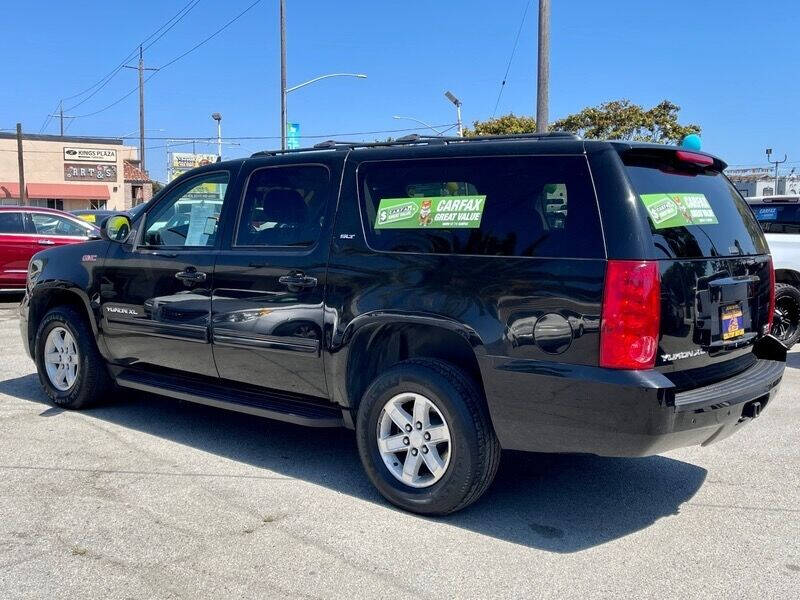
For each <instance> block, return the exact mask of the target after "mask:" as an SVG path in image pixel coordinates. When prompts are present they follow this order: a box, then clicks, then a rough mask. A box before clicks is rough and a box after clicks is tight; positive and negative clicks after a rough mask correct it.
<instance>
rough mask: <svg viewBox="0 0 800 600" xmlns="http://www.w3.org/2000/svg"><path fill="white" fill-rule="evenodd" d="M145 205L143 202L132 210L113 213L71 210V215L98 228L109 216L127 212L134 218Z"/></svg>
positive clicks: (96, 210)
mask: <svg viewBox="0 0 800 600" xmlns="http://www.w3.org/2000/svg"><path fill="white" fill-rule="evenodd" d="M146 204H147V203H146V202H144V203H142V204H137V205H136V206H134V207H133V208H130V209H128V210H127V211H115V210H107V209H86V210H73V211H72V214H73V215H75V216H76V217H78V218H79V219H82V220H84V221H86V222H87V223H92V224H94V225H97V226H100V225H101V224H102V222H103V219H107V218H108V217H110V216H111V215H116V214H119V213H120V212H127V214H128V215H130V216H131V218H136V215H137V214H138V213H139V211H141V210H144V207H145V205H146Z"/></svg>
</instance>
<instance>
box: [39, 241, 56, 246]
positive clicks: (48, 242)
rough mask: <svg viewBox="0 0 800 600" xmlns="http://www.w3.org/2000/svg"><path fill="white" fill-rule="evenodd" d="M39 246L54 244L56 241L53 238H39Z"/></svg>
mask: <svg viewBox="0 0 800 600" xmlns="http://www.w3.org/2000/svg"><path fill="white" fill-rule="evenodd" d="M39 245H40V246H55V245H56V243H55V242H54V241H53V240H39Z"/></svg>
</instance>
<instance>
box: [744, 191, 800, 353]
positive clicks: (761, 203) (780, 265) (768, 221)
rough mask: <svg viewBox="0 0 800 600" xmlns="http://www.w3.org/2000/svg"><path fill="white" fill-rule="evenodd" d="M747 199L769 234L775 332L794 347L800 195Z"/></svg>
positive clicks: (799, 333) (798, 333)
mask: <svg viewBox="0 0 800 600" xmlns="http://www.w3.org/2000/svg"><path fill="white" fill-rule="evenodd" d="M746 200H747V203H748V204H749V205H750V207H751V208H752V209H753V212H754V213H755V215H756V218H757V219H758V221H759V223H761V228H762V229H763V230H764V233H765V234H766V237H767V242H768V243H769V249H770V252H771V253H772V262H773V265H774V266H775V281H776V283H777V285H776V286H775V319H774V322H773V326H772V333H773V335H775V337H777V338H778V339H780V340H781V341H782V342H783V343H784V344H786V345H787V346H789V347H791V346H792V345H794V344H795V343H796V342H797V341H798V339H799V338H800V196H755V197H752V198H746Z"/></svg>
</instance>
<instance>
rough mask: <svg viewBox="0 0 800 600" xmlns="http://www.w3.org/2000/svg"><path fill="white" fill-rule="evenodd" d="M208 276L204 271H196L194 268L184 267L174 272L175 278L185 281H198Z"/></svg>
mask: <svg viewBox="0 0 800 600" xmlns="http://www.w3.org/2000/svg"><path fill="white" fill-rule="evenodd" d="M207 278H208V275H207V274H206V273H203V272H202V271H198V270H196V269H194V268H191V269H186V270H185V271H178V272H177V273H175V279H180V280H181V281H183V282H185V283H198V282H200V281H205V280H206V279H207Z"/></svg>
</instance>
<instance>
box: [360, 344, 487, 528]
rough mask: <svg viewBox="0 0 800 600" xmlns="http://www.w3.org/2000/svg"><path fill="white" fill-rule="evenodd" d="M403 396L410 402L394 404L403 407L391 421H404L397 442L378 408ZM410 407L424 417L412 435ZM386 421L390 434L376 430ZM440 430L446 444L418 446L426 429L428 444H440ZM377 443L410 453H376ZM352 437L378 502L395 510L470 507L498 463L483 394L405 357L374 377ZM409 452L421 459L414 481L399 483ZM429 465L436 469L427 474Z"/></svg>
mask: <svg viewBox="0 0 800 600" xmlns="http://www.w3.org/2000/svg"><path fill="white" fill-rule="evenodd" d="M406 397H408V398H410V400H408V401H407V402H408V403H407V404H402V406H404V407H405V406H407V407H408V410H404V411H403V412H404V416H402V417H399V420H400V422H405V421H404V419H405V418H406V417H409V416H411V417H412V419H411V421H412V431H411V432H409V436H404V437H403V439H402V442H400V441H399V436H400V434H401V433H402V431H403V430H402V429H400V427H399V425H397V421H396V419H395V418H392V417H389V412H388V411H385V410H384V409H385V407H386V406H387V404H389V403H397V404H398V405H401V403H402V402H403V401H404V400H405V398H406ZM417 402H421V403H422V404H423V405H425V406H427V404H426V402H427V403H429V404H430V409H429V412H428V413H427V414H428V417H426V418H423V420H426V421H427V422H426V424H425V425H424V426H423V428H422V429H421V430H419V431H417V430H416V425H417V423H416V416H417V415H415V414H414V408H413V407H416V406H417ZM390 406H394V404H391V405H390ZM409 411H411V412H409ZM393 414H396V413H393ZM420 414H422V413H420ZM387 419H388V421H387ZM440 422H441V423H440ZM386 423H389V427H391V430H388V429H384V425H385V424H386ZM442 424H443V425H444V426H445V427H444V429H442ZM442 431H446V432H447V436H448V441H447V442H441V443H438V444H431V442H424V439H432V438H430V437H429V436H430V435H431V434H430V433H429V432H434V435H435V436H436V437H435V438H434V439H441V438H442V435H441V432H442ZM420 435H422V436H424V437H423V439H420ZM379 438H382V439H383V440H384V441H383V443H384V444H388V443H389V441H390V440H392V439H394V440H395V442H394V443H396V444H400V443H403V444H406V446H407V447H409V448H410V449H408V450H405V451H404V450H403V449H402V448H400V449H399V450H398V451H397V452H398V453H397V454H390V453H386V452H384V453H382V452H381V448H379V445H378V444H379ZM356 439H357V441H358V452H359V455H360V457H361V463H362V465H363V466H364V469H365V470H366V472H367V475H368V477H369V478H370V480H371V481H372V483H373V484H374V485H375V487H376V488H377V489H378V491H379V492H380V493H381V494H382V495H383V497H384V498H386V499H387V500H388V501H389V502H391V503H392V504H394V505H395V506H398V507H400V508H402V509H405V510H408V511H411V512H414V513H418V514H423V515H446V514H449V513H452V512H455V511H457V510H461V509H462V508H464V507H466V506H468V505H469V504H472V503H473V502H475V501H476V500H477V499H478V498H480V496H481V495H482V494H483V493H484V492H485V491H486V489H487V488H488V487H489V485H490V484H491V483H492V480H493V479H494V476H495V474H496V473H497V467H498V466H499V464H500V443H499V442H498V440H497V436H496V435H495V433H494V429H493V428H492V424H491V420H490V418H489V412H488V409H487V407H486V403H485V401H484V398H483V395H482V394H481V392H480V391H479V389H478V387H477V386H476V385H475V384H474V383H473V382H472V379H471V378H470V377H469V376H467V375H466V374H465V373H464V372H463V371H461V370H460V369H457V368H456V367H454V366H453V365H451V364H449V363H446V362H443V361H440V360H432V359H412V360H406V361H403V362H401V363H398V364H397V365H395V366H393V367H392V368H391V369H389V370H388V371H386V372H385V373H383V374H381V375H380V376H379V377H378V378H377V379H375V381H373V382H372V384H371V385H370V386H369V388H368V389H367V391H366V392H365V393H364V397H363V399H362V400H361V404H360V405H359V407H358V416H357V422H356ZM427 446H430V449H429V448H428V447H427ZM385 447H386V446H384V448H385ZM415 449H418V452H417V453H415V454H414V456H415V457H417V456H420V457H421V458H422V459H423V460H422V463H421V466H420V467H419V470H418V472H419V475H418V477H417V480H416V481H411V480H407V481H401V479H400V478H399V477H400V475H399V474H397V473H398V472H399V471H402V470H403V469H404V467H405V466H406V461H407V460H408V459H409V457H410V455H411V452H413V451H414V450H415ZM423 452H424V456H423V455H422V453H423ZM434 456H435V457H436V458H435V459H434ZM414 460H417V459H416V458H415V459H414ZM431 460H434V463H433V464H435V465H436V466H438V467H440V468H438V469H434V470H431V469H429V468H428V464H429V462H428V461H431ZM435 461H439V462H435ZM442 464H444V467H443V468H441V465H442ZM390 469H392V470H390ZM411 470H412V471H413V469H411ZM393 471H394V472H393ZM434 471H437V472H438V475H437V474H436V473H434ZM405 475H406V474H405V473H403V476H405ZM412 477H413V476H412Z"/></svg>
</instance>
